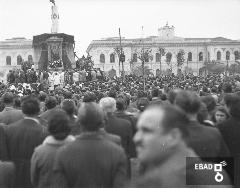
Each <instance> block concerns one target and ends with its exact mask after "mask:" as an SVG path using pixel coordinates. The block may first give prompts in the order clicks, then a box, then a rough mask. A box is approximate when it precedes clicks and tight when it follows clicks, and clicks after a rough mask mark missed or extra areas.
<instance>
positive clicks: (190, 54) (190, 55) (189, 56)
mask: <svg viewBox="0 0 240 188" xmlns="http://www.w3.org/2000/svg"><path fill="white" fill-rule="evenodd" d="M188 61H192V52H188Z"/></svg>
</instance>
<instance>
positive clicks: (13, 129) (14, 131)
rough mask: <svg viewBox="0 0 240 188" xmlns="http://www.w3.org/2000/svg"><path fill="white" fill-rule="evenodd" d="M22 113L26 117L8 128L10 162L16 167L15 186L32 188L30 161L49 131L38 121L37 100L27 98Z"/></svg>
mask: <svg viewBox="0 0 240 188" xmlns="http://www.w3.org/2000/svg"><path fill="white" fill-rule="evenodd" d="M22 111H23V113H24V114H25V116H26V117H25V118H24V119H22V120H19V121H17V122H15V123H13V124H10V125H8V126H7V128H6V137H7V149H8V155H9V160H10V161H13V162H14V164H15V166H16V180H15V182H14V186H15V187H17V188H31V187H32V185H31V182H30V160H31V157H32V154H33V151H34V148H35V147H36V146H38V145H40V144H41V143H42V141H43V140H44V138H45V136H46V134H47V131H46V129H45V128H44V127H43V126H42V125H41V124H40V123H39V120H38V119H37V116H38V113H39V111H40V107H39V102H38V100H37V99H36V98H33V97H31V96H28V97H26V98H25V99H24V100H23V102H22Z"/></svg>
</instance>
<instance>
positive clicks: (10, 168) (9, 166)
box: [0, 161, 15, 188]
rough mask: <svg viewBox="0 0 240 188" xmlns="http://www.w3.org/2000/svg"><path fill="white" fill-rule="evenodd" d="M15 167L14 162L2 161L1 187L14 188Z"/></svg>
mask: <svg viewBox="0 0 240 188" xmlns="http://www.w3.org/2000/svg"><path fill="white" fill-rule="evenodd" d="M14 178H15V167H14V164H13V163H12V162H2V161H0V187H1V188H14V187H13V183H14Z"/></svg>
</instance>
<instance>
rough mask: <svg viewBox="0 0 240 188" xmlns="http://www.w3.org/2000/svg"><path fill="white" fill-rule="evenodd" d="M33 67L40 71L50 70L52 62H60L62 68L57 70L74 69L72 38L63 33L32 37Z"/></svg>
mask: <svg viewBox="0 0 240 188" xmlns="http://www.w3.org/2000/svg"><path fill="white" fill-rule="evenodd" d="M33 51H34V58H35V59H34V62H36V65H35V67H36V68H38V69H40V70H48V69H51V67H49V65H50V64H51V63H52V62H58V61H61V63H62V67H56V68H57V69H71V68H75V66H76V64H75V59H74V36H71V35H66V34H64V33H52V34H42V35H37V36H34V37H33Z"/></svg>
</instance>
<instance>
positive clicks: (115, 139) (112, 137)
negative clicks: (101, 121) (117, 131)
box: [99, 130, 121, 146]
mask: <svg viewBox="0 0 240 188" xmlns="http://www.w3.org/2000/svg"><path fill="white" fill-rule="evenodd" d="M99 134H101V135H102V136H103V138H106V139H107V140H109V141H112V142H114V143H115V144H117V145H119V146H121V138H120V136H117V135H114V134H110V133H107V132H106V131H105V130H99Z"/></svg>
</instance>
